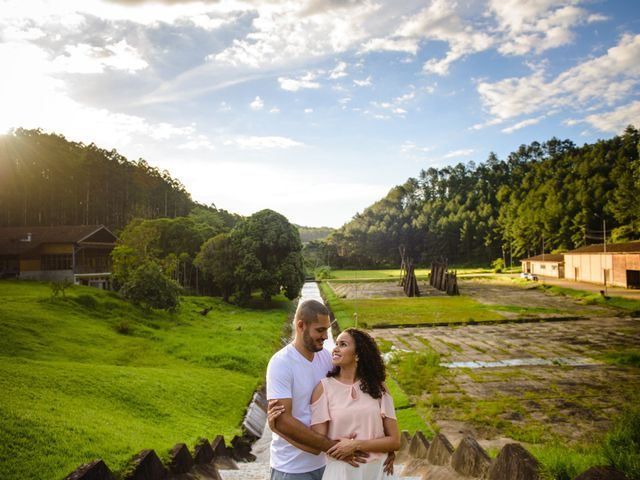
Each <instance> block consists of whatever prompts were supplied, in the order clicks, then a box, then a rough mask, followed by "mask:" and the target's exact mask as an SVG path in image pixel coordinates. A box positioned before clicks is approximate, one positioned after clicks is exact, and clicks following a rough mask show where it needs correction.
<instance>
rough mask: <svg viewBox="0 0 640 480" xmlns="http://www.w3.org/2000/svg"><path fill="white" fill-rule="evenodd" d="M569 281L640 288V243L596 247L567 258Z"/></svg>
mask: <svg viewBox="0 0 640 480" xmlns="http://www.w3.org/2000/svg"><path fill="white" fill-rule="evenodd" d="M564 262H565V272H566V278H568V279H571V280H575V281H577V282H589V283H597V284H601V285H612V286H616V287H625V288H640V241H634V242H625V243H610V244H602V243H600V244H596V245H589V246H586V247H582V248H578V249H576V250H572V251H570V252H566V253H565V254H564Z"/></svg>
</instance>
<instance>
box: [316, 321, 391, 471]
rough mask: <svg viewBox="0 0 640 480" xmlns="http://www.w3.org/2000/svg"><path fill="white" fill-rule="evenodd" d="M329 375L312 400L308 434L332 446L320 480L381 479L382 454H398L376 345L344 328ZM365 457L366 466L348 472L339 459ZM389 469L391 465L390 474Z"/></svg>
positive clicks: (355, 331) (381, 364) (318, 386)
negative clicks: (332, 442)
mask: <svg viewBox="0 0 640 480" xmlns="http://www.w3.org/2000/svg"><path fill="white" fill-rule="evenodd" d="M332 362H333V366H334V368H333V370H332V371H331V372H329V373H328V374H327V378H324V379H322V381H321V382H320V383H319V384H318V385H317V386H316V388H315V390H314V391H313V394H312V396H311V428H312V429H313V430H314V431H316V432H318V433H320V434H322V435H326V436H327V437H329V438H330V439H332V440H339V441H338V443H337V444H335V445H334V446H333V447H332V448H331V449H330V450H328V451H327V455H328V457H327V467H326V469H325V472H324V475H323V477H322V478H323V480H333V479H336V480H337V479H340V480H342V479H344V480H365V479H366V480H378V479H382V478H383V475H384V473H391V472H383V469H384V467H383V461H384V458H385V457H386V455H385V454H386V453H388V452H393V451H395V450H398V449H399V448H400V432H399V430H398V423H397V421H396V418H395V410H394V407H393V399H392V398H391V396H390V395H389V393H388V390H387V387H386V385H385V384H384V378H385V369H384V363H383V361H382V357H381V355H380V350H378V346H377V344H376V342H375V340H374V339H373V338H372V337H371V336H370V335H369V334H368V333H366V332H364V331H363V330H359V329H356V328H348V329H346V330H345V331H343V332H342V333H341V334H340V335H339V336H338V338H337V339H336V347H335V348H334V349H333V354H332ZM357 450H358V451H363V452H368V453H369V457H368V458H367V463H364V464H361V465H360V466H359V467H353V466H351V465H349V464H348V463H346V462H343V461H340V459H346V458H348V457H350V456H351V455H352V454H353V453H354V452H355V451H357ZM392 468H393V466H392V465H391V469H392Z"/></svg>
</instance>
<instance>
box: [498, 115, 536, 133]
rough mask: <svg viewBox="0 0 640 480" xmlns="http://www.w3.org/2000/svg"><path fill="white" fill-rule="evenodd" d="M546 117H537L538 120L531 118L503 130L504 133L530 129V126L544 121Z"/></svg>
mask: <svg viewBox="0 0 640 480" xmlns="http://www.w3.org/2000/svg"><path fill="white" fill-rule="evenodd" d="M545 117H546V115H542V116H540V117H537V118H529V119H527V120H523V121H522V122H518V123H516V124H515V125H512V126H510V127H507V128H503V129H502V131H503V132H504V133H513V132H515V131H516V130H520V129H521V128H525V127H528V126H529V125H535V124H536V123H540V120H542V119H543V118H545Z"/></svg>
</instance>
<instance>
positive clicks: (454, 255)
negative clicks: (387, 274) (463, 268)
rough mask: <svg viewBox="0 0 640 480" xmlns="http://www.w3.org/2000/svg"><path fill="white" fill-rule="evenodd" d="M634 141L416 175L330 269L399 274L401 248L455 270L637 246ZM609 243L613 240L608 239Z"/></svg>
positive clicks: (330, 249)
mask: <svg viewBox="0 0 640 480" xmlns="http://www.w3.org/2000/svg"><path fill="white" fill-rule="evenodd" d="M639 139H640V135H639V132H638V130H637V129H636V128H634V127H632V126H629V127H628V128H627V129H626V130H625V132H624V134H623V135H621V136H616V137H613V138H611V139H609V140H601V141H598V142H597V143H595V144H585V145H583V146H582V147H577V146H576V145H575V144H574V143H573V142H571V141H570V140H558V139H556V138H552V139H551V140H549V141H547V142H545V143H542V144H540V143H538V142H533V143H531V144H530V145H522V146H520V148H518V150H516V151H515V152H512V153H511V154H509V155H508V157H507V158H506V159H505V160H500V159H498V158H497V157H496V155H495V154H491V155H490V156H489V158H488V159H487V160H486V161H485V162H484V163H480V164H479V165H476V164H474V163H473V162H470V163H468V164H466V165H465V164H462V163H460V164H458V165H455V166H447V167H444V168H440V169H436V168H429V169H428V170H422V171H421V172H420V174H419V176H418V177H417V178H410V179H408V180H407V181H406V182H405V183H404V185H400V186H396V187H394V188H392V189H391V191H390V192H389V193H388V194H387V196H386V197H384V198H383V199H381V200H379V201H377V202H376V203H374V204H373V205H371V206H370V207H368V208H366V209H365V210H364V211H363V212H362V213H361V214H357V215H356V216H355V217H354V218H353V219H352V220H351V221H350V222H349V223H347V224H345V225H344V226H343V227H341V228H340V229H339V230H338V231H337V232H335V233H334V234H333V235H332V236H331V237H329V239H328V240H327V241H326V242H325V243H324V245H323V247H324V249H326V250H325V252H324V254H323V257H324V258H327V259H329V260H330V263H331V265H332V266H362V267H364V266H367V267H375V266H385V265H388V266H392V265H395V266H398V265H399V262H400V255H399V253H398V247H399V246H400V245H404V246H405V248H406V252H407V255H408V256H409V257H412V258H413V259H414V260H415V261H417V262H420V263H421V264H429V262H430V261H431V260H432V259H437V258H440V257H444V258H447V259H448V260H449V262H454V263H458V264H464V263H477V262H484V263H488V262H489V261H491V260H493V259H496V258H499V257H503V258H505V260H506V263H507V264H509V261H510V259H511V256H512V257H513V259H517V258H521V257H523V256H529V255H534V254H539V253H542V249H543V244H544V251H545V252H552V251H565V250H568V249H573V248H577V247H580V246H583V245H585V244H592V243H602V242H603V238H604V235H605V230H606V236H607V241H608V242H610V241H622V240H633V239H638V238H640V161H639V160H638V154H639V152H638V150H639V148H640V146H639ZM612 237H613V238H612Z"/></svg>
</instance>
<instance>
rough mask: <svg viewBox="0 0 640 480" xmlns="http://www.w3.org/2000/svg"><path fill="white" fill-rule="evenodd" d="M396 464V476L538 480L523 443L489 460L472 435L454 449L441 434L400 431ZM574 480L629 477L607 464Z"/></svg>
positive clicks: (427, 479)
mask: <svg viewBox="0 0 640 480" xmlns="http://www.w3.org/2000/svg"><path fill="white" fill-rule="evenodd" d="M395 463H396V464H401V465H404V468H403V469H402V471H401V472H400V473H399V474H398V478H399V479H400V478H402V477H412V478H421V479H422V480H471V479H478V480H540V478H541V475H540V465H539V463H538V461H537V460H536V459H535V458H534V457H533V455H531V453H529V452H528V451H527V450H526V449H525V448H524V447H523V446H522V445H520V444H517V443H510V444H507V445H505V446H504V447H503V448H502V450H500V452H499V453H498V456H497V457H496V458H495V459H494V460H493V461H492V460H491V458H490V457H489V455H488V454H487V452H485V451H484V449H483V448H482V447H481V446H480V444H479V443H478V442H477V441H476V439H475V438H473V437H471V436H466V437H464V438H463V439H462V440H461V441H460V443H459V444H458V446H457V448H455V449H454V448H453V446H452V445H451V442H450V441H449V439H447V437H446V436H445V435H443V434H441V433H438V434H436V435H435V436H434V438H433V440H432V441H431V442H429V441H428V440H427V439H426V438H425V436H424V435H423V433H422V432H420V431H418V432H416V433H415V434H414V435H413V437H411V436H409V434H408V432H406V431H403V432H402V433H401V436H400V450H399V451H398V452H397V454H396V462H395ZM574 480H628V479H627V478H626V477H625V476H624V474H622V473H621V472H619V471H617V470H615V469H613V468H611V467H607V466H598V467H592V468H590V469H589V470H587V471H586V472H583V473H582V474H580V475H578V476H577V477H576V478H575V479H574Z"/></svg>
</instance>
